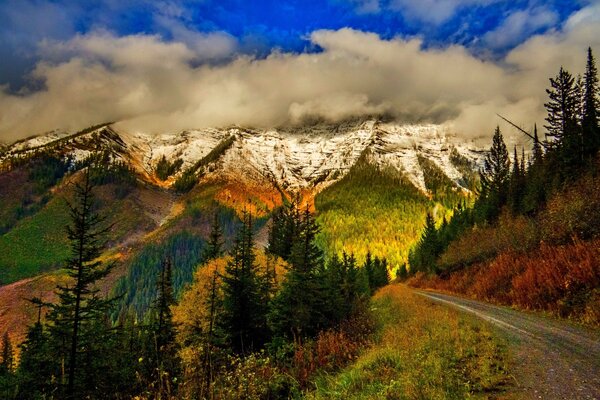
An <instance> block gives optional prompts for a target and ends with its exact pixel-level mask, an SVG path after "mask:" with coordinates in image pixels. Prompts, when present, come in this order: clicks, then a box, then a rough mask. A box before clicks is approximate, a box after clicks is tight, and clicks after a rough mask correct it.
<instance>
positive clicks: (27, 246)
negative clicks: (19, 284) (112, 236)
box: [0, 198, 69, 284]
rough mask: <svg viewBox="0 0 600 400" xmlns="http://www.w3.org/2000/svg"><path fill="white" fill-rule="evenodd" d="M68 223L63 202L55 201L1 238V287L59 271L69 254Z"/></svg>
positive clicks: (19, 223) (57, 199) (20, 222)
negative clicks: (41, 274) (66, 227)
mask: <svg viewBox="0 0 600 400" xmlns="http://www.w3.org/2000/svg"><path fill="white" fill-rule="evenodd" d="M67 221H68V212H67V210H66V209H65V207H64V202H63V200H62V199H60V198H53V199H52V200H50V202H49V203H48V204H47V205H46V206H45V207H44V208H42V210H40V211H39V212H37V213H36V214H34V215H33V216H30V217H27V218H24V219H22V220H21V221H19V222H18V223H17V225H16V226H15V227H14V228H13V229H11V230H10V231H9V232H8V233H6V234H4V235H2V236H0V265H2V271H1V274H0V284H8V283H11V282H14V281H17V280H19V279H23V278H27V277H31V276H35V275H37V274H39V273H40V272H43V271H47V270H50V269H56V268H57V267H58V266H59V265H60V263H61V262H62V261H63V260H64V259H65V258H67V256H68V255H69V249H68V241H67V236H66V234H65V233H64V226H65V225H66V223H67Z"/></svg>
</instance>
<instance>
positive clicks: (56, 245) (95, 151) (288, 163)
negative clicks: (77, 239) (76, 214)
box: [0, 120, 482, 331]
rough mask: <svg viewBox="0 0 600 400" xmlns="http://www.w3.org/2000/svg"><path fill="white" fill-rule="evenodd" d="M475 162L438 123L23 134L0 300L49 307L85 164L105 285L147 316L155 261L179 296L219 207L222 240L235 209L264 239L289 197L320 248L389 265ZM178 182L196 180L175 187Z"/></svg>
mask: <svg viewBox="0 0 600 400" xmlns="http://www.w3.org/2000/svg"><path fill="white" fill-rule="evenodd" d="M481 159H482V152H481V151H480V150H478V149H477V148H476V147H474V146H471V145H469V144H464V143H461V141H460V138H459V137H458V136H454V135H452V134H450V132H448V131H447V130H446V129H445V128H443V127H441V126H436V125H403V124H398V123H391V122H383V121H377V120H366V121H348V122H344V123H340V124H313V125H307V126H300V127H289V128H278V129H268V130H259V129H250V128H242V127H229V128H223V129H201V130H186V131H182V132H176V133H167V134H161V135H150V134H146V133H141V132H127V131H124V130H123V129H120V128H119V127H118V126H116V125H113V124H111V123H108V124H102V125H98V126H94V127H90V128H88V129H85V130H83V131H81V132H77V133H68V132H63V131H52V132H49V133H47V134H44V135H41V136H37V137H32V138H28V139H25V140H21V141H19V142H16V143H13V144H11V145H8V146H7V147H6V148H5V149H4V151H3V152H1V153H0V187H2V191H1V192H0V285H6V286H3V287H2V286H0V292H1V293H0V299H2V298H5V299H13V300H14V299H15V298H16V297H18V296H19V295H18V293H20V292H22V291H24V290H25V291H29V292H31V293H40V295H42V297H45V298H46V299H49V300H50V299H52V290H51V288H52V287H53V286H52V284H51V282H56V281H57V280H60V279H62V276H61V273H60V271H59V268H60V266H61V265H62V264H61V263H62V261H63V260H64V259H65V257H66V256H67V255H68V251H69V249H68V242H67V240H66V235H65V232H64V226H65V225H66V224H67V223H68V214H67V211H66V207H65V204H64V199H65V198H66V199H68V198H70V196H71V185H70V183H71V182H73V181H76V180H77V179H78V176H79V175H78V174H79V172H78V171H79V170H80V169H81V168H82V167H84V166H86V165H90V166H91V165H93V166H94V168H95V169H97V170H103V169H104V170H105V171H104V172H102V173H101V174H100V178H101V179H99V180H98V182H97V187H96V190H95V192H96V197H97V199H98V210H99V211H100V212H101V213H103V214H105V215H108V216H109V221H110V222H114V223H115V227H114V228H113V230H112V231H111V238H110V243H109V248H108V249H107V251H106V253H105V255H104V256H103V257H104V258H105V259H106V260H113V261H115V262H117V265H118V267H117V268H116V269H115V272H114V273H113V274H112V275H111V277H109V279H108V280H107V281H106V282H105V283H104V284H103V290H104V291H105V292H111V291H113V292H114V291H116V293H118V294H122V295H124V296H123V299H125V300H123V301H124V302H125V303H124V304H123V307H126V308H127V307H133V308H134V309H136V310H137V311H138V312H142V311H143V310H144V308H145V307H147V305H148V304H149V302H150V301H151V299H152V296H153V290H154V284H153V283H154V281H155V278H154V277H155V273H156V271H157V269H158V268H159V265H160V257H159V256H158V255H164V254H167V253H168V254H172V256H173V258H174V259H175V260H176V263H177V264H178V266H179V268H178V269H176V271H175V280H176V286H177V288H181V287H182V286H183V285H185V284H186V283H187V282H189V280H190V279H191V276H192V272H193V270H194V268H195V267H196V265H197V264H198V262H199V255H200V251H199V249H201V248H202V246H203V243H204V239H205V238H206V236H207V234H208V230H209V226H210V222H211V220H212V215H213V214H214V212H216V211H218V212H219V215H220V220H221V224H222V225H223V227H224V229H225V233H226V235H227V236H230V235H232V234H233V232H234V230H235V227H236V224H237V223H238V221H239V218H238V217H239V214H240V212H241V211H242V210H249V211H251V212H252V213H253V214H254V215H255V216H256V218H257V220H256V225H255V226H256V227H257V229H258V235H257V239H258V241H259V243H260V244H261V245H265V244H266V236H267V235H266V233H267V227H268V225H267V223H268V220H269V218H270V214H271V211H272V210H273V209H274V208H276V207H278V206H280V205H281V204H283V202H285V201H287V200H286V199H289V198H290V197H291V196H294V195H299V196H301V198H302V201H303V202H304V203H305V204H308V205H309V206H310V207H313V208H314V210H315V211H316V213H317V220H318V223H319V225H320V226H321V233H320V234H319V237H318V241H319V244H320V245H321V247H322V248H323V249H324V250H325V252H326V254H328V255H329V256H330V255H332V254H334V253H338V254H339V253H341V252H342V251H349V252H352V253H354V254H355V256H356V257H357V259H358V260H359V261H361V260H363V259H364V257H365V256H366V253H367V252H369V251H370V252H371V253H373V255H377V256H380V257H386V258H387V259H388V261H389V263H390V264H389V265H390V267H391V269H392V270H393V269H395V268H397V267H398V266H399V265H401V264H402V263H403V262H405V260H406V258H407V255H408V250H409V248H410V247H411V246H412V245H413V244H414V243H415V241H416V240H417V239H418V237H419V235H420V232H421V229H422V226H423V223H424V220H425V215H426V213H427V212H429V211H431V210H434V212H435V213H436V216H437V218H438V220H441V218H442V216H449V215H450V213H451V210H452V208H453V207H454V205H456V204H457V203H458V202H461V201H465V200H468V199H469V196H470V193H471V192H470V191H471V189H473V185H474V178H475V175H476V174H475V171H476V169H477V168H478V166H479V164H480V162H481ZM163 167H164V168H163ZM161 168H162V169H161ZM160 171H163V172H164V171H167V172H164V173H163V172H160ZM186 180H187V181H188V182H191V184H190V185H183V186H182V185H181V182H185V181H186ZM31 278H34V279H31ZM44 294H45V295H44ZM15 296H16V297H15ZM29 308H30V306H29V305H28V304H27V302H26V301H25V300H23V299H21V300H18V301H16V300H15V301H12V300H11V311H10V313H9V314H10V320H5V321H3V320H2V318H0V327H2V325H3V323H6V324H9V325H10V324H12V325H10V326H9V325H7V326H6V327H12V328H14V329H17V331H18V330H19V329H20V328H19V326H24V325H23V324H20V325H19V324H17V323H11V322H10V321H18V320H20V319H28V318H29V317H30V316H31V315H30V310H29ZM7 315H8V314H7ZM7 321H8V322H7ZM12 328H11V329H12Z"/></svg>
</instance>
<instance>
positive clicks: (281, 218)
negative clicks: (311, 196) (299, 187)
mask: <svg viewBox="0 0 600 400" xmlns="http://www.w3.org/2000/svg"><path fill="white" fill-rule="evenodd" d="M299 203H300V200H299V198H298V197H293V198H292V200H291V201H290V202H288V203H286V204H284V205H283V206H282V207H281V208H279V209H277V210H276V211H275V212H274V213H273V217H272V220H271V226H270V228H269V243H268V247H267V248H268V251H269V253H271V254H275V255H277V256H279V257H281V258H283V259H284V260H286V261H288V260H289V258H290V256H291V254H292V247H293V245H294V240H295V239H296V238H297V236H298V230H299V227H300V219H301V217H300V210H299Z"/></svg>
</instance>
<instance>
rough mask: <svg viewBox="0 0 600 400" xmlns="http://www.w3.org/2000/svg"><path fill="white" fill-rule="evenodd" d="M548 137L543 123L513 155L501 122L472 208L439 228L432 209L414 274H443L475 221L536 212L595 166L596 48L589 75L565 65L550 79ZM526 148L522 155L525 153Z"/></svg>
mask: <svg viewBox="0 0 600 400" xmlns="http://www.w3.org/2000/svg"><path fill="white" fill-rule="evenodd" d="M546 92H547V94H548V101H547V102H546V103H545V107H546V110H547V117H546V119H545V120H546V124H545V125H544V128H545V129H546V133H545V138H544V139H540V137H539V133H538V129H537V126H534V129H533V133H532V134H528V133H527V132H524V133H526V134H528V136H530V138H531V139H532V142H533V144H532V148H531V151H530V154H529V156H526V155H525V152H524V149H521V151H520V152H519V151H518V149H517V148H516V147H515V149H514V151H513V155H512V161H511V155H510V154H509V151H508V149H507V146H506V144H505V142H504V138H503V136H502V133H501V131H500V128H499V127H497V128H496V130H495V132H494V136H493V139H492V146H491V147H490V149H489V151H488V153H487V155H486V157H485V159H484V164H483V168H482V169H481V170H480V171H479V175H480V188H479V193H478V198H477V200H476V201H475V203H474V205H473V207H472V208H467V207H466V206H465V205H459V207H458V208H457V209H456V210H455V211H454V215H453V217H452V218H451V220H450V221H446V219H445V218H444V219H443V220H442V223H441V225H440V226H439V227H437V226H436V221H435V218H434V216H433V215H431V214H429V215H428V216H427V219H426V224H425V228H424V230H423V232H422V234H421V238H420V240H419V242H418V243H417V245H416V246H415V247H414V248H413V249H411V251H410V254H409V264H410V271H411V273H415V272H418V271H422V272H434V273H440V272H442V271H440V270H439V267H438V265H437V260H438V258H439V257H440V256H441V255H442V254H443V253H444V251H445V250H446V249H447V247H448V246H449V244H450V243H451V242H452V241H453V240H456V239H457V238H458V237H459V236H460V235H461V234H462V233H463V232H465V231H466V230H467V229H470V228H472V227H473V226H475V225H488V224H494V223H495V222H496V221H497V220H498V218H499V216H500V214H501V212H502V211H503V210H508V212H509V213H510V214H511V215H513V216H518V215H524V216H528V217H535V216H536V215H537V214H538V213H539V212H540V211H541V210H543V209H544V207H545V205H546V203H547V201H548V199H549V198H550V196H551V195H552V194H554V193H556V192H558V191H560V190H563V189H564V188H565V187H567V186H568V185H569V184H572V183H573V182H575V181H576V180H577V179H578V178H579V177H580V176H581V175H582V174H585V172H586V171H588V170H590V169H592V168H593V166H594V163H595V162H597V154H598V151H599V150H600V127H599V115H600V99H599V96H600V89H599V86H598V70H597V68H596V62H595V58H594V55H593V53H592V49H591V48H588V52H587V63H586V69H585V73H584V74H583V77H581V76H578V77H574V76H573V75H572V74H571V73H570V72H568V71H567V70H566V69H564V68H562V67H561V68H560V70H559V72H558V74H557V75H556V76H555V77H553V78H550V87H549V88H548V89H546ZM519 153H520V154H519Z"/></svg>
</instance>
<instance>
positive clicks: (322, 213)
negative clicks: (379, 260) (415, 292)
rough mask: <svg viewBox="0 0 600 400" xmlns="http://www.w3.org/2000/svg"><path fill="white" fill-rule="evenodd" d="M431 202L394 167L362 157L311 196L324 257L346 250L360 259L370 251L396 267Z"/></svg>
mask: <svg viewBox="0 0 600 400" xmlns="http://www.w3.org/2000/svg"><path fill="white" fill-rule="evenodd" d="M432 206H433V203H432V201H431V200H429V199H428V198H427V197H426V196H425V195H424V194H423V193H421V192H419V190H418V189H417V188H415V187H414V185H413V184H412V183H410V182H409V181H408V180H407V179H406V178H405V177H403V176H402V175H401V174H399V173H398V172H397V171H395V170H391V169H380V168H378V167H376V166H374V165H372V164H370V163H368V162H367V161H366V160H364V159H363V160H361V161H359V162H358V163H357V164H356V165H355V166H354V167H352V169H351V170H350V171H349V172H348V174H347V175H346V176H345V177H344V178H342V179H341V180H340V181H338V182H336V183H335V184H333V185H331V186H330V187H328V188H327V189H325V190H323V191H322V192H321V193H319V194H318V195H317V196H316V198H315V207H316V209H317V211H318V217H317V221H318V223H319V225H320V226H321V228H322V230H321V233H320V234H319V235H318V236H317V241H318V243H319V246H320V247H322V248H323V249H324V250H325V253H326V254H327V256H328V257H332V256H333V255H336V254H337V255H341V254H342V251H343V250H346V251H347V252H349V253H353V254H355V255H356V257H357V258H358V260H359V261H360V262H362V261H363V260H364V258H365V257H366V254H367V251H369V250H370V251H371V252H372V254H374V255H377V256H379V257H385V258H386V259H387V260H388V262H389V265H390V267H391V268H396V267H397V266H399V265H401V264H403V263H404V262H405V261H406V259H407V256H408V250H409V248H410V247H411V246H412V244H413V243H415V242H416V240H417V239H418V237H419V233H420V229H421V226H422V224H423V221H424V219H425V215H426V213H427V210H428V209H429V208H430V207H432Z"/></svg>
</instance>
